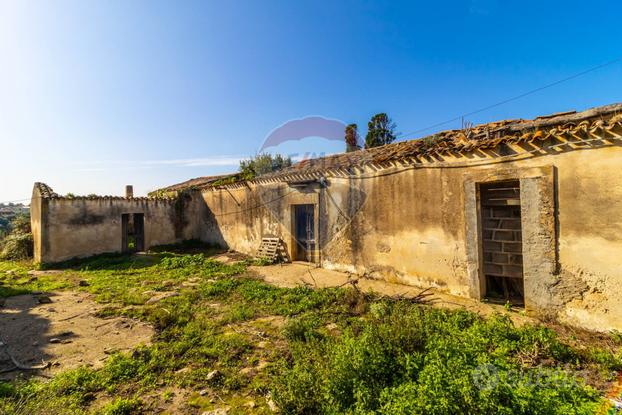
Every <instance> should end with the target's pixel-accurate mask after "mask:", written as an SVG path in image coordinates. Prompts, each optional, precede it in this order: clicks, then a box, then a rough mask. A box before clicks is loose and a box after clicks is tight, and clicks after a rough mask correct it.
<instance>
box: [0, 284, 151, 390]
mask: <svg viewBox="0 0 622 415" xmlns="http://www.w3.org/2000/svg"><path fill="white" fill-rule="evenodd" d="M47 297H49V300H50V302H47V300H45V299H46V298H47ZM40 298H43V300H40ZM41 301H43V303H41ZM103 307H104V306H103V305H101V304H97V303H95V302H94V301H93V300H92V298H91V296H90V295H89V294H87V293H82V292H73V291H61V292H55V293H50V294H46V295H45V296H36V295H19V296H15V297H9V298H7V299H6V300H5V303H4V306H3V307H2V308H0V338H2V341H4V342H6V343H7V344H8V345H9V351H10V353H11V354H12V355H13V356H14V357H15V358H16V359H17V360H19V361H20V362H21V363H24V364H28V365H36V364H40V363H41V362H42V361H44V362H50V363H51V366H50V368H49V369H45V370H42V371H40V373H38V374H41V375H50V374H54V373H56V372H59V371H63V370H67V369H72V368H75V367H78V366H82V365H88V366H92V367H100V366H102V365H103V362H104V361H105V360H106V358H107V356H108V354H110V353H111V352H114V351H122V350H130V349H132V348H134V347H136V346H137V345H139V344H148V343H149V342H150V339H151V337H152V335H153V333H154V331H153V329H152V328H151V327H150V326H149V325H147V324H145V323H141V322H138V321H135V320H132V319H129V318H123V317H114V318H106V319H102V318H99V317H96V315H95V314H96V313H97V311H99V310H101V309H102V308H103ZM10 367H12V364H11V362H10V361H9V360H8V357H7V356H6V355H5V354H4V353H2V352H0V371H2V370H3V369H7V368H10ZM19 373H26V372H21V371H12V372H8V373H4V374H2V375H1V376H2V378H4V379H7V378H12V377H15V376H16V375H17V374H19ZM29 374H32V372H31V373H29Z"/></svg>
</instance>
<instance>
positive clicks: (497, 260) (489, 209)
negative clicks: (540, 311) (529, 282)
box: [480, 180, 525, 306]
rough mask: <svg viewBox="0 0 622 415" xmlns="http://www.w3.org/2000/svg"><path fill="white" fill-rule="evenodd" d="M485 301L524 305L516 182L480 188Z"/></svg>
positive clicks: (488, 184)
mask: <svg viewBox="0 0 622 415" xmlns="http://www.w3.org/2000/svg"><path fill="white" fill-rule="evenodd" d="M480 212H481V235H482V247H481V248H482V253H483V275H484V283H485V293H486V294H485V298H486V299H488V300H491V301H497V302H503V303H505V302H509V303H510V304H513V305H517V306H524V304H525V290H524V278H523V245H522V227H521V205H520V182H519V181H518V180H512V181H504V182H495V183H484V184H480Z"/></svg>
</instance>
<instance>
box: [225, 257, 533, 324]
mask: <svg viewBox="0 0 622 415" xmlns="http://www.w3.org/2000/svg"><path fill="white" fill-rule="evenodd" d="M216 259H218V258H216ZM250 269H251V271H253V272H254V273H256V274H257V275H259V276H260V277H261V278H262V279H263V280H264V281H266V282H268V283H270V284H274V285H277V286H281V287H295V286H297V285H311V286H316V287H338V286H344V285H347V284H348V281H350V280H353V279H354V280H356V281H357V286H358V287H359V288H360V289H361V290H363V291H365V292H372V291H373V292H376V293H379V294H382V295H387V296H396V295H403V296H405V297H411V298H412V297H414V296H416V295H417V294H419V293H421V292H422V290H423V288H420V287H412V286H409V285H402V284H394V283H389V282H385V281H380V280H372V279H368V278H361V277H358V276H356V275H351V274H347V273H343V272H338V271H332V270H328V269H324V268H317V267H315V266H314V265H310V264H305V263H292V264H277V265H268V266H253V267H251V268H250ZM427 292H428V293H430V294H432V295H431V296H430V297H428V298H430V299H433V305H434V306H438V307H444V308H450V309H455V308H465V309H467V310H469V311H473V312H475V313H478V314H480V315H483V316H488V315H490V314H493V313H495V312H506V311H507V310H505V308H504V307H503V306H501V305H498V304H489V303H483V302H480V301H475V300H472V299H470V298H463V297H457V296H454V295H450V294H447V293H443V292H441V291H439V290H436V289H433V288H431V289H429V290H428V291H427ZM511 317H512V319H513V320H514V321H515V323H517V324H524V323H526V322H536V321H537V320H535V319H533V318H530V317H527V316H525V315H523V314H522V313H519V312H513V313H511Z"/></svg>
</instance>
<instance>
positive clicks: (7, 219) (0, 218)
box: [0, 203, 29, 238]
mask: <svg viewBox="0 0 622 415" xmlns="http://www.w3.org/2000/svg"><path fill="white" fill-rule="evenodd" d="M28 211H29V207H28V206H25V205H23V204H21V203H19V204H14V203H9V204H7V205H5V204H2V203H0V238H2V237H3V236H4V235H5V234H6V233H7V232H8V231H9V223H11V220H13V218H14V217H15V216H17V215H20V214H24V213H28Z"/></svg>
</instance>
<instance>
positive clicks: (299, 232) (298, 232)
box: [293, 205, 315, 262]
mask: <svg viewBox="0 0 622 415" xmlns="http://www.w3.org/2000/svg"><path fill="white" fill-rule="evenodd" d="M293 209H294V211H293V219H294V220H293V222H294V232H293V234H294V238H295V240H296V243H295V246H294V255H293V257H294V260H296V261H307V262H315V214H314V206H313V205H294V206H293Z"/></svg>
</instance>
